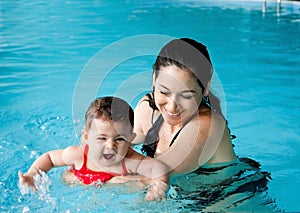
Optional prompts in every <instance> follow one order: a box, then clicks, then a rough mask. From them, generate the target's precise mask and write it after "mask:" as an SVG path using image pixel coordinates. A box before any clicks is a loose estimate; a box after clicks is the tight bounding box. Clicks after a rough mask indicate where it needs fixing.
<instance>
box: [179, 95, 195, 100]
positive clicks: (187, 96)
mask: <svg viewBox="0 0 300 213" xmlns="http://www.w3.org/2000/svg"><path fill="white" fill-rule="evenodd" d="M181 97H183V98H184V99H191V98H193V97H194V96H193V95H187V94H182V95H181Z"/></svg>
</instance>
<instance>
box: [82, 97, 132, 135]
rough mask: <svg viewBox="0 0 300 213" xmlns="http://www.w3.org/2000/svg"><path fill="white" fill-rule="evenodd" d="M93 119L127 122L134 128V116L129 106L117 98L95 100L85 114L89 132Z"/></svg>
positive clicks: (86, 126)
mask: <svg viewBox="0 0 300 213" xmlns="http://www.w3.org/2000/svg"><path fill="white" fill-rule="evenodd" d="M93 119H103V120H110V121H125V122H128V123H130V125H131V126H132V127H133V123H134V114H133V109H132V108H131V107H130V106H129V104H128V103H127V102H126V101H124V100H122V99H120V98H117V97H111V96H107V97H101V98H97V99H95V100H94V101H93V102H92V103H91V104H90V106H89V108H88V110H87V112H86V114H85V128H86V130H89V129H90V127H91V124H92V121H93Z"/></svg>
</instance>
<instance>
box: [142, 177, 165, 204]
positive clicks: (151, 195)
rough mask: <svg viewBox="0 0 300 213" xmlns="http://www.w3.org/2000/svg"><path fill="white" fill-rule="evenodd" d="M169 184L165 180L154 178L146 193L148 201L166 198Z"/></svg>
mask: <svg viewBox="0 0 300 213" xmlns="http://www.w3.org/2000/svg"><path fill="white" fill-rule="evenodd" d="M168 188H169V186H168V184H166V183H165V182H163V181H160V180H154V181H153V182H152V183H151V185H150V187H149V189H148V192H147V194H146V198H145V200H146V201H161V200H166V193H167V190H168Z"/></svg>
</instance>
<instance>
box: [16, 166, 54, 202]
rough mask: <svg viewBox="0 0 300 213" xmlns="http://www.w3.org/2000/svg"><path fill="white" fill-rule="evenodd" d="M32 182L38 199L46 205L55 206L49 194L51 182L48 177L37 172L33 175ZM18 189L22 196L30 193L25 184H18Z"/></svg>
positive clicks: (42, 172)
mask: <svg viewBox="0 0 300 213" xmlns="http://www.w3.org/2000/svg"><path fill="white" fill-rule="evenodd" d="M33 180H34V185H35V187H36V189H37V196H38V199H39V200H42V201H45V202H46V203H51V204H52V205H53V206H56V202H55V199H54V198H52V197H51V195H50V193H49V191H50V190H49V187H50V185H51V180H50V178H49V177H48V175H47V174H46V173H45V172H44V171H42V170H38V172H37V174H36V175H34V177H33ZM19 189H20V192H21V194H22V195H23V196H24V195H26V194H31V193H32V190H31V189H30V187H28V186H27V185H25V184H19Z"/></svg>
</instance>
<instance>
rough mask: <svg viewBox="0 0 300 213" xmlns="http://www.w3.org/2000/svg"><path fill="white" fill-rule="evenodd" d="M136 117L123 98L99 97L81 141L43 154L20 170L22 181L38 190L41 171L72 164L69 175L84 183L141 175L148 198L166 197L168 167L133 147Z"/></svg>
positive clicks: (90, 107) (88, 114) (87, 121)
mask: <svg viewBox="0 0 300 213" xmlns="http://www.w3.org/2000/svg"><path fill="white" fill-rule="evenodd" d="M133 117H134V115H133V110H132V108H131V107H130V106H129V105H128V104H127V103H126V102H125V101H124V100H122V99H120V98H116V97H102V98H97V99H96V100H94V101H93V102H92V103H91V104H90V106H89V108H88V110H87V112H86V115H85V120H86V123H85V129H84V130H82V132H81V133H82V136H81V144H80V145H78V146H70V147H67V148H65V149H60V150H52V151H49V152H47V153H44V154H43V155H41V156H40V157H39V158H37V159H36V160H35V162H34V163H33V164H32V166H31V167H30V168H29V170H28V171H27V173H25V174H22V173H21V172H19V174H18V175H19V183H20V184H21V185H22V184H25V185H27V186H29V187H32V188H33V189H34V190H37V188H36V186H35V184H34V176H35V175H36V174H38V173H39V170H41V171H43V172H48V171H49V170H50V169H51V168H53V167H58V166H71V169H70V170H69V172H68V173H69V174H68V176H72V177H73V178H76V179H78V180H79V181H80V182H81V183H83V184H87V185H90V184H96V183H99V181H100V182H101V183H105V182H113V183H120V182H126V181H130V180H136V178H137V177H140V179H141V180H142V181H143V182H147V183H149V184H150V187H149V188H148V191H147V194H146V198H145V199H146V200H147V201H152V200H162V199H165V198H166V192H167V190H168V183H169V175H168V168H167V166H166V165H164V164H163V163H161V162H159V161H157V160H155V159H153V158H150V157H145V156H144V155H142V154H140V153H138V152H136V151H135V150H133V149H132V148H130V142H131V141H132V140H133V139H134V138H135V134H134V133H133V132H132V130H133ZM122 179H123V180H122ZM120 180H121V181H120Z"/></svg>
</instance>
